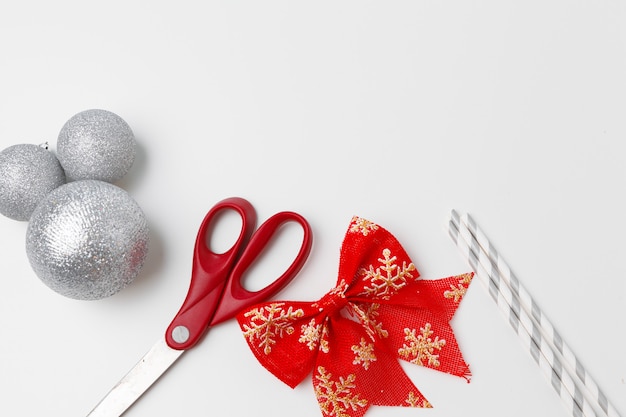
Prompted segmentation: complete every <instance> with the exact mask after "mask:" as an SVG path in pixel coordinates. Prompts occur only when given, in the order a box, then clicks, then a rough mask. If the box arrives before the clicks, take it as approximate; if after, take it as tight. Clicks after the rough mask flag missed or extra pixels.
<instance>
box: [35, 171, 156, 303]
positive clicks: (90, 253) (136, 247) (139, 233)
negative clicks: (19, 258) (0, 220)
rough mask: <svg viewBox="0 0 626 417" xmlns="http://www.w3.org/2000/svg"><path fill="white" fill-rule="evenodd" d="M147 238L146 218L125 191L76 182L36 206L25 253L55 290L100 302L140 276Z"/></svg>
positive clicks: (100, 183) (93, 182)
mask: <svg viewBox="0 0 626 417" xmlns="http://www.w3.org/2000/svg"><path fill="white" fill-rule="evenodd" d="M148 235H149V231H148V225H147V222H146V219H145V216H144V214H143V212H142V210H141V208H140V207H139V205H138V204H137V203H136V202H135V201H134V200H133V199H132V198H131V197H130V195H129V194H128V193H127V192H126V191H124V190H122V189H121V188H119V187H117V186H115V185H113V184H110V183H107V182H102V181H96V180H83V181H75V182H70V183H68V184H65V185H63V186H61V187H59V188H57V189H56V190H54V191H53V192H52V193H50V194H49V195H48V196H47V197H46V198H45V199H44V200H43V201H42V202H41V203H40V204H39V205H38V206H37V208H36V209H35V211H34V212H33V215H32V217H31V219H30V222H29V224H28V229H27V231H26V254H27V255H28V260H29V261H30V264H31V266H32V268H33V270H34V271H35V273H36V274H37V276H38V277H39V278H40V279H41V280H42V281H43V282H44V283H45V284H46V285H47V286H48V287H50V288H51V289H52V290H54V291H56V292H58V293H59V294H62V295H64V296H66V297H69V298H74V299H78V300H98V299H102V298H105V297H109V296H111V295H113V294H115V293H117V292H119V291H120V290H121V289H123V288H124V287H126V286H127V285H128V284H130V283H131V282H132V281H133V280H134V279H135V278H136V276H137V275H138V274H139V272H140V270H141V268H142V266H143V263H144V260H145V257H146V254H147V250H148Z"/></svg>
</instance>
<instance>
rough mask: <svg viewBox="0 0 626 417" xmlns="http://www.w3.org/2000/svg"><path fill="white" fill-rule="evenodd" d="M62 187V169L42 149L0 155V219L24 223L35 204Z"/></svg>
mask: <svg viewBox="0 0 626 417" xmlns="http://www.w3.org/2000/svg"><path fill="white" fill-rule="evenodd" d="M63 184H65V173H64V172H63V168H62V167H61V164H60V163H59V160H58V159H57V158H56V156H54V154H53V153H52V152H50V151H48V150H47V149H46V148H44V147H42V146H37V145H30V144H23V145H14V146H11V147H9V148H6V149H5V150H3V151H2V152H0V213H2V214H3V215H5V216H7V217H9V218H11V219H14V220H20V221H26V220H28V219H29V218H30V216H31V214H32V213H33V210H35V207H37V204H39V202H40V201H41V200H42V199H43V198H44V197H45V196H46V195H48V193H50V192H51V191H52V190H54V189H55V188H57V187H59V186H61V185H63Z"/></svg>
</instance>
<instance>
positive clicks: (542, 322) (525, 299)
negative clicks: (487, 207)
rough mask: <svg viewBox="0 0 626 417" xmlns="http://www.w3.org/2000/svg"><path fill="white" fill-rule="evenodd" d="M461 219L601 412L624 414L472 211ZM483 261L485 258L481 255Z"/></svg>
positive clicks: (586, 394) (608, 414)
mask: <svg viewBox="0 0 626 417" xmlns="http://www.w3.org/2000/svg"><path fill="white" fill-rule="evenodd" d="M460 220H461V223H462V224H463V225H464V226H465V227H467V228H468V229H469V231H470V233H471V234H472V236H473V237H474V238H475V239H476V241H478V244H479V245H480V248H481V249H482V253H484V254H485V255H486V257H487V258H488V259H487V261H488V262H489V264H490V265H493V266H495V267H496V268H497V269H498V271H499V273H500V277H501V278H502V280H503V281H504V282H505V283H506V284H507V285H508V287H509V288H510V289H511V291H512V292H513V293H514V294H515V295H517V298H518V299H519V304H520V306H516V307H517V308H519V307H521V308H523V309H524V310H525V311H526V313H528V314H530V315H531V316H532V318H533V319H534V321H535V322H536V323H537V324H538V326H539V328H540V329H541V331H542V332H543V335H544V336H545V338H546V340H548V341H549V342H550V344H551V345H552V346H553V347H554V348H555V349H556V350H557V352H558V353H559V356H560V357H561V358H562V360H563V362H564V363H565V364H566V366H568V369H569V372H570V373H575V374H576V376H577V378H578V379H579V380H580V382H581V385H582V386H583V387H584V393H585V396H586V397H587V399H588V400H589V401H591V402H592V403H595V404H597V406H598V407H599V408H600V410H601V415H605V416H608V417H620V414H619V413H618V411H617V410H616V409H615V407H614V406H613V404H611V402H609V399H608V397H607V396H606V395H605V394H604V393H603V392H602V390H601V389H600V388H599V386H598V384H597V383H596V382H595V380H594V379H593V378H592V377H591V375H589V373H588V372H587V370H586V369H585V367H584V366H583V364H582V363H581V362H580V360H579V359H578V358H577V357H576V355H575V354H574V352H573V351H572V349H571V348H570V347H569V345H567V343H565V341H564V340H563V338H562V337H561V335H560V334H559V332H558V331H557V330H556V328H555V327H554V325H553V324H552V323H551V322H550V320H549V319H548V317H546V315H545V314H544V312H543V311H542V310H541V309H540V308H539V305H538V304H537V303H536V302H535V300H534V299H533V297H532V296H531V295H530V293H529V292H528V291H527V290H526V289H525V288H524V286H523V285H522V284H521V283H520V281H519V279H518V278H517V277H516V276H515V274H514V273H513V272H512V271H511V268H510V267H509V266H508V264H507V263H506V262H505V260H504V258H503V257H502V256H501V255H500V254H499V253H498V251H497V250H496V248H495V247H494V246H493V245H492V244H491V242H490V241H489V239H488V238H487V236H486V235H485V234H484V233H483V231H482V230H481V229H480V228H479V227H478V225H477V224H476V222H475V221H474V219H473V218H472V217H471V216H469V215H468V214H464V215H463V216H461V218H460ZM479 260H481V263H482V262H483V259H482V258H479ZM598 411H599V410H598Z"/></svg>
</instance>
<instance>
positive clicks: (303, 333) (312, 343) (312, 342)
mask: <svg viewBox="0 0 626 417" xmlns="http://www.w3.org/2000/svg"><path fill="white" fill-rule="evenodd" d="M298 342H300V343H306V345H307V347H308V348H309V350H314V349H315V348H316V347H317V345H318V343H319V345H320V350H321V351H322V352H323V353H328V352H329V349H328V328H327V327H326V326H324V325H323V324H317V323H316V322H315V319H314V318H313V319H311V321H310V322H309V323H308V324H303V325H302V326H301V327H300V339H298Z"/></svg>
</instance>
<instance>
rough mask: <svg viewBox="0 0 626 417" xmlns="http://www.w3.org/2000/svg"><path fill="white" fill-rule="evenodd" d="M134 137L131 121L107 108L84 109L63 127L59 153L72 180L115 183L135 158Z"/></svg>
mask: <svg viewBox="0 0 626 417" xmlns="http://www.w3.org/2000/svg"><path fill="white" fill-rule="evenodd" d="M135 152H136V150H135V136H134V134H133V131H132V130H131V129H130V127H129V126H128V124H127V123H126V122H125V121H124V119H122V118H121V117H120V116H118V115H117V114H115V113H111V112H110V111H107V110H99V109H92V110H85V111H83V112H80V113H78V114H76V115H74V116H72V118H71V119H69V120H68V121H67V122H66V123H65V125H63V127H62V128H61V132H60V133H59V138H58V141H57V154H58V158H59V161H61V165H62V166H63V169H65V174H66V175H67V177H68V178H69V179H70V180H101V181H106V182H111V183H113V182H115V181H117V180H119V179H121V178H122V177H123V176H124V175H126V173H128V171H129V170H130V168H131V166H132V165H133V162H134V161H135Z"/></svg>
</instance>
